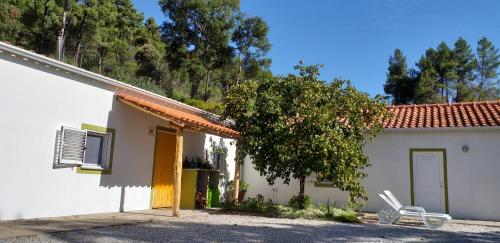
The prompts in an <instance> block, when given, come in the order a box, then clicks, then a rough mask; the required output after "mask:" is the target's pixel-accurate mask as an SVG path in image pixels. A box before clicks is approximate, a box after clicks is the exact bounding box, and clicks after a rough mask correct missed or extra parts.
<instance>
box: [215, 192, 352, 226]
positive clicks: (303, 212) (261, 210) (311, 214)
mask: <svg viewBox="0 0 500 243" xmlns="http://www.w3.org/2000/svg"><path fill="white" fill-rule="evenodd" d="M292 199H294V197H292ZM292 199H290V201H292ZM294 200H295V201H296V197H295V199H294ZM308 202H309V203H308V207H307V208H306V209H296V208H294V207H292V206H290V205H288V206H286V205H277V204H274V203H273V202H272V200H270V199H268V200H267V201H266V200H265V199H264V197H263V196H262V195H260V194H259V195H257V197H255V198H248V199H247V200H245V201H243V202H241V204H236V203H234V202H230V203H223V204H222V205H221V207H222V210H225V211H234V212H243V213H253V214H260V215H263V216H267V217H277V218H292V219H296V218H304V219H324V220H334V221H340V222H346V223H359V222H360V220H359V219H358V217H357V213H356V212H354V211H353V210H350V209H347V210H344V209H341V208H335V207H330V204H329V203H328V204H327V205H318V206H314V205H312V203H311V202H310V198H309V200H308Z"/></svg>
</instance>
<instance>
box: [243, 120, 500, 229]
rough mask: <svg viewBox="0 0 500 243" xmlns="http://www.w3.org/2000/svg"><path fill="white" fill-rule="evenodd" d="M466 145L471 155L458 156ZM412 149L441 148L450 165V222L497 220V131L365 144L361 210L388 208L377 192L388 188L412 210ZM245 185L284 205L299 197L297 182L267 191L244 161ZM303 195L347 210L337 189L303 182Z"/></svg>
mask: <svg viewBox="0 0 500 243" xmlns="http://www.w3.org/2000/svg"><path fill="white" fill-rule="evenodd" d="M463 145H468V146H469V151H468V152H467V153H464V152H462V146H463ZM410 148H445V149H446V156H447V165H448V169H447V171H448V199H449V213H450V215H451V216H452V217H454V218H468V219H483V220H500V203H498V202H500V129H498V128H464V129H449V130H434V131H425V132H424V131H401V132H398V131H394V130H393V131H386V132H385V133H384V134H382V135H379V136H378V137H377V138H376V142H375V143H368V144H367V145H366V147H365V153H366V154H367V155H368V156H369V158H370V161H371V163H372V166H371V167H369V168H368V169H367V173H368V177H367V178H366V179H365V180H364V182H363V184H364V186H365V190H366V191H367V196H368V202H367V205H366V207H365V209H364V210H365V211H369V212H376V211H379V210H380V209H383V208H386V207H387V205H385V202H384V201H383V200H382V199H380V198H379V197H378V196H377V193H380V192H382V190H384V189H389V190H390V191H391V192H393V193H394V194H395V196H396V197H397V198H398V199H399V200H400V201H401V202H402V203H403V204H405V205H410V198H411V195H410V162H409V160H410ZM243 180H245V181H246V182H248V183H249V184H250V189H249V191H248V194H247V195H248V196H251V197H254V196H255V195H256V194H259V193H260V194H262V195H263V196H264V197H266V198H273V191H272V188H273V187H278V201H279V202H282V203H286V202H287V201H288V199H289V198H290V197H291V196H292V195H296V194H298V191H299V189H298V181H292V182H291V183H290V184H291V186H286V185H283V184H281V183H279V182H277V183H276V184H275V186H273V187H271V186H268V185H267V182H266V181H265V179H264V178H262V177H260V176H259V174H258V172H256V171H255V170H254V169H253V168H252V165H251V162H250V161H247V162H246V163H245V165H244V171H243ZM305 191H306V194H307V195H309V196H311V197H312V198H313V201H314V202H316V203H326V201H327V200H328V199H329V200H330V202H331V203H333V202H336V203H337V205H347V200H346V199H347V193H344V192H340V191H339V190H338V189H332V188H319V187H314V183H312V182H307V183H306V188H305Z"/></svg>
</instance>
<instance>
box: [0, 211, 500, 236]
mask: <svg viewBox="0 0 500 243" xmlns="http://www.w3.org/2000/svg"><path fill="white" fill-rule="evenodd" d="M361 218H362V220H363V222H364V223H365V224H362V225H356V224H352V225H351V224H339V223H336V222H329V221H314V220H312V221H311V220H302V219H299V220H292V219H271V218H263V217H254V216H238V215H220V214H219V212H218V210H204V211H201V210H181V217H180V218H175V217H172V211H171V210H170V209H154V210H143V211H132V212H124V213H103V214H90V215H80V216H67V217H54V218H39V219H29V220H12V221H0V242H1V241H3V240H9V239H10V240H13V238H16V237H26V236H33V237H42V238H43V235H46V234H48V233H56V232H60V233H61V234H65V233H64V232H67V233H66V234H83V235H85V234H90V235H92V234H94V233H95V232H97V231H99V232H100V231H109V232H107V233H106V234H104V235H109V234H110V235H114V233H112V231H114V230H118V231H119V230H120V229H122V231H123V232H118V233H117V234H118V235H120V234H123V235H127V234H131V233H130V232H134V231H133V230H134V229H137V230H138V231H141V232H142V231H147V230H152V229H149V228H148V227H151V225H152V224H158V225H162V226H161V227H167V226H168V227H173V228H176V229H177V228H178V229H177V230H181V229H182V230H186V231H189V232H191V231H192V233H193V234H196V233H195V232H198V231H199V230H200V228H207V227H208V228H210V227H212V228H213V229H211V230H214V229H217V230H216V231H221V232H223V231H224V230H226V231H227V230H231V227H234V225H244V224H246V223H247V221H248V220H250V219H251V220H254V221H256V224H257V222H261V221H269V222H268V224H266V225H268V226H272V227H278V226H279V225H277V224H276V222H278V221H280V222H281V221H283V222H285V226H286V225H289V224H297V223H300V224H304V225H303V226H300V227H299V228H301V229H302V228H304V227H305V229H308V230H310V231H311V232H313V231H315V230H318V229H317V227H316V226H315V227H312V226H310V225H309V224H311V223H315V224H321V225H322V224H327V225H330V226H331V225H343V226H342V227H344V228H346V229H347V228H349V229H351V228H352V229H351V230H354V231H356V230H359V228H360V227H361V228H364V229H365V230H366V231H367V232H365V233H366V234H368V235H370V234H371V233H370V232H372V231H373V232H377V234H379V233H380V232H385V230H389V231H391V232H392V231H394V232H396V233H397V232H399V233H401V234H402V235H404V234H407V231H418V233H415V234H416V235H418V236H419V237H420V235H424V236H425V235H426V234H431V233H432V234H445V233H443V232H448V233H446V234H449V235H448V236H450V237H451V236H452V238H453V237H456V238H457V239H459V238H460V237H470V238H471V239H476V237H483V238H484V237H486V236H487V237H490V238H491V239H498V237H499V236H500V235H499V234H500V222H493V221H475V220H452V221H451V222H450V223H448V224H447V225H446V227H445V229H444V230H443V231H428V230H426V229H425V227H424V226H423V224H422V222H421V221H418V220H414V219H403V220H402V222H401V223H399V224H397V225H394V226H383V225H379V224H378V219H377V216H376V215H375V214H371V213H364V214H362V217H361ZM231 220H235V222H234V223H231V222H232V221H231ZM212 221H213V222H212ZM236 221H237V222H236ZM275 221H276V222H275ZM210 222H212V223H213V225H212V224H211V223H210ZM214 222H215V223H214ZM140 223H146V224H140ZM261 223H262V222H261ZM117 225H124V226H123V227H125V228H120V227H122V226H120V227H118V228H115V227H106V226H117ZM268 226H266V227H268ZM285 226H283V227H285ZM330 226H328V227H326V228H328V230H333V229H340V231H339V232H340V233H341V232H342V227H341V226H337V227H333V228H331V227H330ZM101 227H102V228H101ZM127 227H128V228H127ZM161 227H160V228H158V229H161ZM168 227H167V228H168ZM183 227H184V228H183ZM252 227H254V226H252ZM252 227H251V228H250V229H249V232H247V233H248V234H250V232H253V231H254V230H256V229H255V228H252ZM266 227H264V228H266ZM280 227H281V226H280ZM287 227H288V226H287ZM307 227H309V228H307ZM94 228H95V229H94ZM153 228H155V227H153ZM208 228H207V229H208ZM82 229H88V230H86V231H83V232H76V231H75V230H82ZM155 230H156V228H155ZM211 230H210V231H211ZM266 230H270V232H267V233H265V234H264V233H263V234H264V235H267V234H271V233H272V232H274V231H275V230H276V229H272V230H271V229H267V228H266ZM69 231H72V232H74V233H72V232H69ZM90 231H91V232H93V233H88V232H90ZM128 231H130V232H128ZM264 231H265V230H264ZM379 231H380V232H379ZM468 231H471V232H472V231H478V232H475V233H471V232H469V233H464V232H468ZM481 231H485V232H483V233H479V232H481ZM486 231H487V232H486ZM373 232H372V233H373ZM405 232H406V233H405ZM436 232H437V233H436ZM439 232H441V233H439ZM453 232H455V233H453ZM457 232H459V233H457ZM460 232H461V233H460ZM155 233H159V235H163V233H164V232H163V233H162V231H160V232H156V231H155ZM185 233H187V232H185ZM283 233H284V234H285V235H286V234H288V233H286V232H283ZM330 233H331V234H333V235H335V234H337V233H338V232H336V231H335V232H330ZM330 233H328V234H327V235H330ZM396 233H395V234H396ZM399 233H398V234H399ZM207 234H208V233H207ZM212 234H215V233H212ZM90 235H89V237H90ZM448 236H446V237H448ZM47 237H48V236H47ZM134 237H135V236H134ZM220 237H222V238H220ZM280 237H282V236H280ZM353 237H354V236H353ZM356 237H357V236H356ZM446 237H443V238H442V239H443V240H445V239H448V238H446ZM487 237H486V238H484V239H490V238H487ZM424 238H425V237H424ZM141 239H142V238H141ZM200 239H203V238H200ZM214 239H224V234H222V235H221V236H217V237H215V238H214ZM263 239H265V238H263ZM278 239H281V238H278ZM360 239H361V238H360ZM360 239H358V240H360ZM28 241H29V240H28ZM68 241H72V240H68ZM216 241H217V240H216ZM243 241H245V240H243ZM361 241H364V240H361ZM495 241H496V240H495Z"/></svg>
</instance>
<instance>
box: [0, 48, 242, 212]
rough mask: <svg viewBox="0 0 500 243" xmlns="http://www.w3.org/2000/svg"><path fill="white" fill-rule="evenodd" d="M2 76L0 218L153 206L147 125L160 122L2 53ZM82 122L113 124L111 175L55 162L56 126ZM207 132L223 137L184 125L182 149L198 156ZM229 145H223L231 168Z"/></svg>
mask: <svg viewBox="0 0 500 243" xmlns="http://www.w3.org/2000/svg"><path fill="white" fill-rule="evenodd" d="M0 74H1V76H0V83H1V89H0V103H1V104H2V112H1V113H0V127H1V128H2V134H1V136H0V166H1V168H2V169H1V170H0V220H9V219H26V218H38V217H52V216H65V215H79V214H91V213H103V212H118V211H120V210H125V211H128V210H140V209H148V208H149V207H150V196H151V177H152V171H153V158H154V144H155V136H154V135H151V134H149V133H148V130H149V128H151V127H153V128H156V126H166V125H167V123H166V122H165V121H163V120H161V119H159V118H156V117H154V116H151V115H148V114H146V113H144V112H141V111H139V110H136V109H134V108H131V107H129V106H127V105H125V104H123V103H121V102H119V101H117V100H116V99H115V98H114V92H113V91H114V90H113V89H112V87H110V86H109V85H104V84H101V83H100V82H96V81H92V80H88V79H85V78H82V77H80V76H77V75H75V74H71V73H65V72H61V71H57V70H54V69H53V68H48V67H45V66H44V65H40V64H38V65H37V64H35V63H33V62H30V61H27V60H22V59H20V58H18V57H12V56H10V55H6V54H1V53H0ZM82 123H88V124H92V125H97V126H102V127H109V128H114V129H116V137H115V141H114V154H113V165H112V173H111V174H110V175H96V174H78V173H77V172H76V168H75V167H70V168H57V169H55V168H53V164H54V149H55V140H56V132H57V131H58V130H59V129H60V128H61V126H69V127H75V128H80V127H81V124H82ZM209 137H212V138H213V139H216V140H217V141H218V139H220V137H217V136H213V135H207V134H203V133H193V132H189V131H186V132H185V138H184V155H186V156H188V157H191V156H194V155H198V154H199V155H203V154H204V150H205V149H206V148H209V145H207V141H208V139H209ZM224 141H225V142H227V144H229V143H230V141H231V140H230V139H224ZM234 150H235V148H234V146H233V145H228V153H229V156H228V157H227V163H228V164H229V165H231V164H232V166H233V169H232V170H234ZM231 176H232V175H231Z"/></svg>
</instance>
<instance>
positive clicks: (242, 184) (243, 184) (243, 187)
mask: <svg viewBox="0 0 500 243" xmlns="http://www.w3.org/2000/svg"><path fill="white" fill-rule="evenodd" d="M249 186H250V185H248V183H246V182H244V181H240V192H239V193H238V203H241V202H242V201H243V199H244V198H245V194H246V193H247V191H248V187H249Z"/></svg>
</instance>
